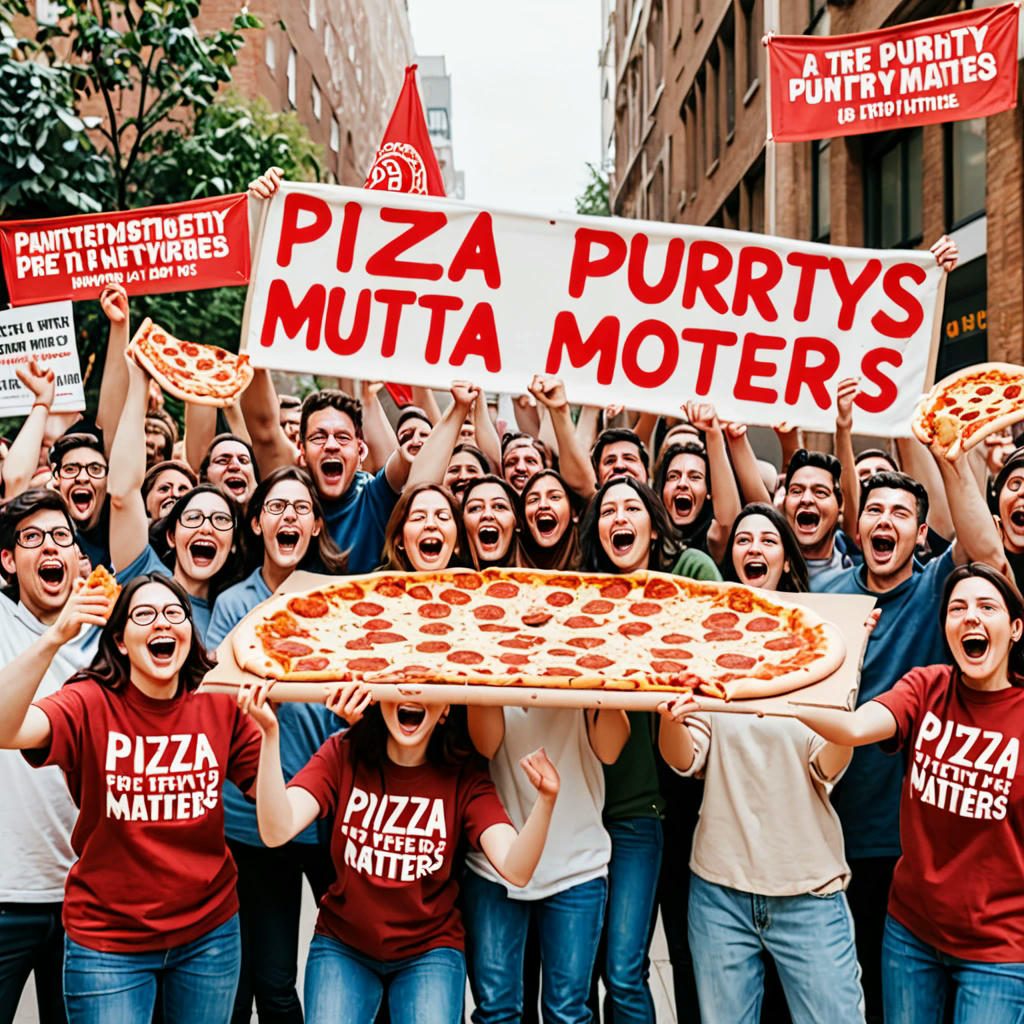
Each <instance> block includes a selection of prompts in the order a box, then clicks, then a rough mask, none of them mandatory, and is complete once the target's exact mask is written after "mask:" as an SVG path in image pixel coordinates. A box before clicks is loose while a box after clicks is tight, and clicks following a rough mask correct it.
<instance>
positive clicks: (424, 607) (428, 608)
mask: <svg viewBox="0 0 1024 1024" xmlns="http://www.w3.org/2000/svg"><path fill="white" fill-rule="evenodd" d="M416 610H417V611H418V612H419V613H420V615H422V616H423V618H425V619H443V618H446V617H447V616H449V615H451V613H452V608H451V605H448V604H441V603H440V602H439V601H431V602H430V603H429V604H421V605H420V606H419V608H417V609H416Z"/></svg>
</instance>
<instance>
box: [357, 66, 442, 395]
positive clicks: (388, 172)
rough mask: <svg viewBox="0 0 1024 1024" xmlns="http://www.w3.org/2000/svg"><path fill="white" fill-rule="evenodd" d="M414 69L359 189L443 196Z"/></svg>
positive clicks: (391, 388)
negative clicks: (364, 180)
mask: <svg viewBox="0 0 1024 1024" xmlns="http://www.w3.org/2000/svg"><path fill="white" fill-rule="evenodd" d="M418 66H419V65H417V64H410V65H409V66H408V67H407V68H406V69H405V81H404V82H403V83H402V91H401V92H400V93H399V94H398V102H397V103H396V104H395V109H394V112H393V113H392V114H391V120H390V121H388V126H387V128H385V129H384V138H383V139H382V140H381V144H380V148H379V149H378V150H377V155H376V156H375V157H374V160H373V166H372V167H371V168H370V173H369V174H367V175H366V182H365V184H364V185H363V188H375V189H381V190H383V191H385V192H412V193H415V194H416V195H421V196H443V195H444V194H445V193H444V181H442V179H441V168H440V167H439V166H438V163H437V157H436V156H435V155H434V147H433V146H432V145H431V144H430V133H429V132H428V131H427V122H426V120H425V118H424V117H423V101H422V100H421V99H420V91H419V89H418V88H417V87H416V68H417V67H418ZM384 387H386V388H387V389H388V394H389V395H391V397H392V398H393V399H394V400H395V402H396V403H397V404H398V405H400V406H402V405H411V404H412V391H410V390H409V388H408V387H407V386H406V385H405V384H385V385H384Z"/></svg>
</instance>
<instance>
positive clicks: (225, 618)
mask: <svg viewBox="0 0 1024 1024" xmlns="http://www.w3.org/2000/svg"><path fill="white" fill-rule="evenodd" d="M270 596H271V595H270V588H269V587H268V586H267V584H266V583H265V582H264V579H263V573H262V572H261V571H260V570H259V569H256V570H255V571H254V572H252V573H251V574H250V575H248V576H246V578H245V579H244V580H242V582H241V583H236V584H235V585H234V586H233V587H228V589H227V590H225V591H224V593H222V594H221V595H220V596H219V597H218V598H217V600H216V601H215V602H214V605H213V618H212V619H211V620H210V628H209V630H208V632H207V637H208V638H209V646H210V648H211V649H213V648H215V647H217V646H218V645H219V644H220V642H221V641H222V640H223V639H224V637H226V636H227V635H228V633H230V632H231V630H233V629H234V628H235V626H237V625H238V623H239V622H241V621H242V619H244V618H245V616H246V615H248V614H249V612H251V611H252V609H253V608H255V607H256V605H258V604H261V603H262V602H263V601H266V599H267V598H268V597H270ZM277 723H278V728H279V732H280V737H281V740H280V742H281V768H282V769H283V770H284V777H285V780H286V781H287V780H288V779H290V778H291V777H292V776H293V775H294V774H295V773H296V772H297V771H298V770H299V769H300V768H304V767H305V766H306V762H307V761H308V760H309V759H310V758H311V757H312V756H313V755H314V754H315V753H316V752H317V751H318V750H319V749H320V747H321V745H322V744H323V742H324V740H326V739H327V737H328V736H330V735H331V734H332V733H334V732H336V731H337V729H338V726H339V725H340V724H342V722H341V719H340V718H338V717H337V715H335V714H334V713H333V712H332V711H328V710H327V708H325V707H324V706H323V705H322V704H306V703H299V702H297V701H282V702H281V703H280V704H279V705H278V707H277ZM222 799H223V801H224V832H225V833H226V834H227V835H228V836H229V837H230V838H231V839H234V840H235V841H236V842H239V843H245V844H246V845H248V846H262V845H263V842H262V840H261V839H260V830H259V826H258V825H257V822H256V807H255V805H254V804H253V803H252V802H251V801H249V800H246V798H245V797H244V796H242V793H241V791H240V790H239V789H238V787H237V786H236V785H235V784H234V783H232V782H230V781H228V780H227V779H225V780H224V790H223V795H222ZM318 841H319V839H318V836H317V829H316V822H314V823H313V824H312V825H309V826H308V827H307V828H306V830H305V831H303V832H300V833H299V834H298V835H297V836H296V837H295V839H294V840H293V842H296V843H316V842H318Z"/></svg>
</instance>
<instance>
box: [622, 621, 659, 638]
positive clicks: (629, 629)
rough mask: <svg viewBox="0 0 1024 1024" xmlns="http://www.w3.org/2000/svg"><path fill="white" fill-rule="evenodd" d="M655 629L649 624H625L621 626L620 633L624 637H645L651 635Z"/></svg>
mask: <svg viewBox="0 0 1024 1024" xmlns="http://www.w3.org/2000/svg"><path fill="white" fill-rule="evenodd" d="M652 628H653V627H652V626H651V624H650V623H648V622H624V623H623V624H622V625H621V626H619V632H620V633H621V634H622V635H623V636H643V635H644V633H650V631H651V629H652Z"/></svg>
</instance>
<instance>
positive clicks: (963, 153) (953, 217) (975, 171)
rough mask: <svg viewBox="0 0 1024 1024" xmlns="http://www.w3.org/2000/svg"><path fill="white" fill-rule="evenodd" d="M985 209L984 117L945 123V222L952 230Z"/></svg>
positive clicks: (979, 214)
mask: <svg viewBox="0 0 1024 1024" xmlns="http://www.w3.org/2000/svg"><path fill="white" fill-rule="evenodd" d="M984 212H985V118H983V117H976V118H972V119H971V120H970V121H954V122H952V124H947V125H946V222H947V223H948V224H949V228H950V230H953V229H954V228H958V227H960V225H961V224H966V223H967V221H969V220H974V218H975V217H980V216H981V215H982V214H983V213H984Z"/></svg>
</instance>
